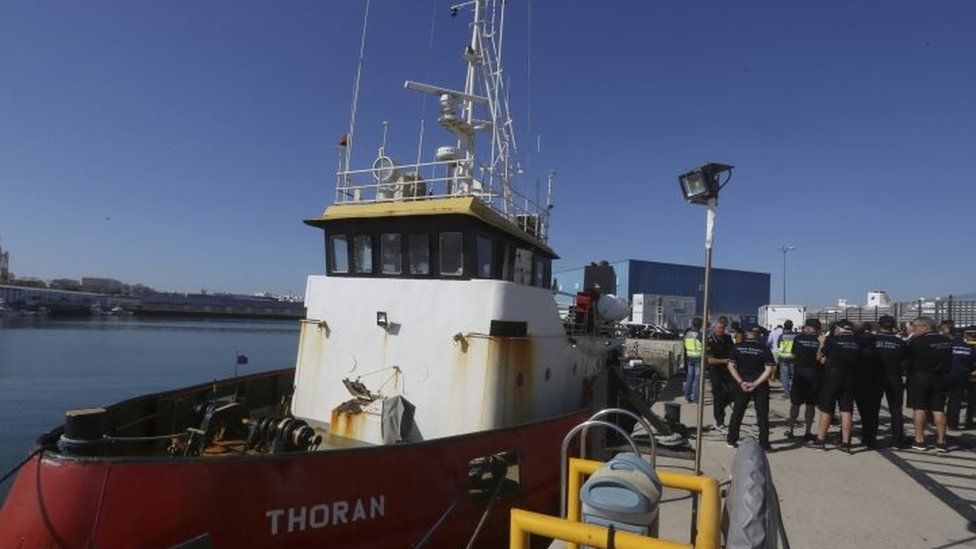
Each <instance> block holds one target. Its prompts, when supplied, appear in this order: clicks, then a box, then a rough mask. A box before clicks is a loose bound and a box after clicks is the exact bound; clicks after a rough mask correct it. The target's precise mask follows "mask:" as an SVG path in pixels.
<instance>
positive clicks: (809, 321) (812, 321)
mask: <svg viewBox="0 0 976 549" xmlns="http://www.w3.org/2000/svg"><path fill="white" fill-rule="evenodd" d="M803 325H804V326H809V327H811V328H814V329H816V330H817V331H820V321H819V320H818V319H816V318H808V319H807V321H806V322H804V323H803Z"/></svg>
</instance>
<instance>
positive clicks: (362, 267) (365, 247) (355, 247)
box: [352, 234, 373, 273]
mask: <svg viewBox="0 0 976 549" xmlns="http://www.w3.org/2000/svg"><path fill="white" fill-rule="evenodd" d="M352 268H353V270H354V271H355V272H357V273H372V272H373V238H372V237H371V236H370V235H368V234H359V235H356V236H354V237H353V239H352Z"/></svg>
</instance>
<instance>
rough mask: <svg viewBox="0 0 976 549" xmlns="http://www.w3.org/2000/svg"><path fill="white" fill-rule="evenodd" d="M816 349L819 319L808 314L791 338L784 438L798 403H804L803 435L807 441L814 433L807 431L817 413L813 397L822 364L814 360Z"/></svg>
mask: <svg viewBox="0 0 976 549" xmlns="http://www.w3.org/2000/svg"><path fill="white" fill-rule="evenodd" d="M819 350H820V321H819V320H817V319H815V318H811V319H808V320H807V321H806V324H804V325H803V333H801V334H799V335H797V336H796V337H795V338H793V348H792V354H793V379H792V382H793V383H792V384H791V385H790V419H789V426H788V427H787V430H786V438H790V439H791V438H794V436H795V435H794V434H793V427H794V426H795V425H796V420H797V418H798V417H799V415H800V406H801V405H806V410H805V411H804V415H803V422H804V426H805V427H806V429H805V430H804V434H803V439H804V440H805V441H807V442H810V441H812V440H813V439H814V438H815V437H814V436H813V434H812V433H811V429H812V428H813V418H814V416H815V415H816V413H817V409H816V405H817V397H818V396H819V391H820V378H821V377H822V374H823V366H822V365H821V364H820V362H818V361H817V352H818V351H819Z"/></svg>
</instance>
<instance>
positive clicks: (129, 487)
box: [0, 411, 587, 548]
mask: <svg viewBox="0 0 976 549" xmlns="http://www.w3.org/2000/svg"><path fill="white" fill-rule="evenodd" d="M586 416H587V412H586V411H580V412H578V413H575V414H571V415H568V416H563V417H560V418H556V419H552V420H547V421H542V422H537V423H532V424H526V425H521V426H517V427H512V428H506V429H499V430H495V431H487V432H481V433H473V434H469V435H462V436H457V437H451V438H446V439H440V440H434V441H428V442H421V443H415V444H404V445H397V446H387V447H372V448H360V449H347V450H334V451H324V452H314V453H295V454H285V455H275V456H267V457H222V458H172V459H164V458H71V457H65V456H61V455H58V454H45V455H44V457H43V458H36V459H34V460H32V461H31V462H29V463H28V464H27V465H25V466H24V467H23V469H21V471H20V473H19V475H18V477H17V479H16V481H15V483H14V485H13V487H12V489H11V491H10V494H9V497H8V498H7V501H6V503H5V504H4V506H3V508H2V509H0V547H3V548H6V547H48V546H63V547H170V546H174V545H180V544H184V543H186V542H188V541H189V540H192V539H194V538H198V537H201V536H205V537H206V536H208V537H209V540H210V542H211V543H212V544H213V546H216V547H244V546H247V547H254V546H273V545H284V544H288V545H290V546H316V547H322V546H332V547H408V546H411V545H413V544H416V543H417V542H418V541H419V540H420V539H421V538H423V537H424V535H425V534H427V533H428V532H429V531H431V529H432V528H433V527H434V525H435V523H436V522H437V521H438V519H439V518H440V517H441V516H442V515H444V513H445V512H446V511H447V510H448V509H449V508H451V507H452V506H453V507H454V509H453V511H452V512H451V513H450V514H449V516H448V518H447V519H446V520H445V521H444V522H443V523H442V524H441V525H440V527H438V528H437V529H436V530H435V531H434V533H433V534H432V535H431V537H430V539H429V541H428V546H431V547H441V546H446V547H456V546H459V545H464V544H466V543H467V541H468V540H469V539H470V537H471V535H472V533H473V532H474V530H475V527H476V525H477V523H478V521H479V520H480V518H481V516H482V514H483V513H484V511H485V508H486V505H485V502H484V501H483V500H482V501H476V500H475V499H473V498H472V497H471V496H470V495H469V493H468V490H469V485H470V483H469V479H468V467H469V462H470V461H471V460H472V459H474V458H478V457H482V456H488V455H492V454H496V453H499V452H503V451H514V452H516V454H517V456H518V461H519V482H520V486H519V488H518V489H517V490H514V491H512V492H510V493H504V494H502V495H500V496H499V498H498V499H497V500H496V502H495V503H494V505H493V506H492V508H491V511H490V513H489V515H488V519H487V523H486V525H485V527H484V528H483V530H482V533H481V535H480V536H479V538H478V540H479V544H478V545H479V546H485V547H497V546H500V545H502V544H504V540H506V539H507V532H508V510H509V509H510V508H511V507H520V508H525V509H531V510H535V511H539V512H545V513H554V512H556V511H557V510H558V491H559V466H558V463H559V448H560V444H561V441H562V438H563V436H564V435H565V434H566V432H567V431H568V430H569V429H570V428H572V427H573V426H574V425H576V424H577V423H579V422H580V421H584V420H585V419H586Z"/></svg>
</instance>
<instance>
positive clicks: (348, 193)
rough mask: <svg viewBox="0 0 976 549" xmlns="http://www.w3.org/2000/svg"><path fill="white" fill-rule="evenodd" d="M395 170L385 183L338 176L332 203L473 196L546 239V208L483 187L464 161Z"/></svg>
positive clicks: (369, 172)
mask: <svg viewBox="0 0 976 549" xmlns="http://www.w3.org/2000/svg"><path fill="white" fill-rule="evenodd" d="M381 169H382V168H381ZM387 169H388V168H387ZM395 170H396V172H395V175H394V176H392V177H389V178H386V179H387V181H388V182H387V181H384V182H377V178H376V177H374V173H375V171H374V169H373V168H368V169H362V170H348V171H341V172H339V173H338V174H337V181H336V193H335V203H336V204H358V203H378V202H412V201H419V200H439V199H445V198H457V197H461V196H473V197H476V198H478V199H479V200H481V202H482V203H484V204H485V205H486V206H488V207H489V208H491V209H492V210H494V211H495V212H497V213H498V214H500V215H501V216H502V217H504V218H505V219H507V220H509V221H511V222H512V223H513V224H515V225H516V226H517V227H519V228H520V229H522V230H523V231H525V232H526V233H528V234H529V235H531V236H534V237H536V238H538V239H540V240H542V241H546V239H547V238H548V232H549V231H548V229H549V213H550V212H549V210H550V208H549V207H547V206H543V205H541V204H538V203H537V202H536V201H534V200H532V199H530V198H529V197H527V196H525V195H524V194H522V193H520V192H518V191H516V190H515V189H513V188H511V187H510V188H508V189H507V190H506V189H504V188H496V187H495V185H494V184H493V183H492V182H491V180H490V179H489V181H488V182H487V183H486V182H485V178H484V177H480V178H479V177H475V176H474V175H472V174H471V170H470V169H468V168H467V165H466V162H465V161H437V162H421V163H418V164H406V165H397V166H395ZM496 180H497V178H496Z"/></svg>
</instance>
